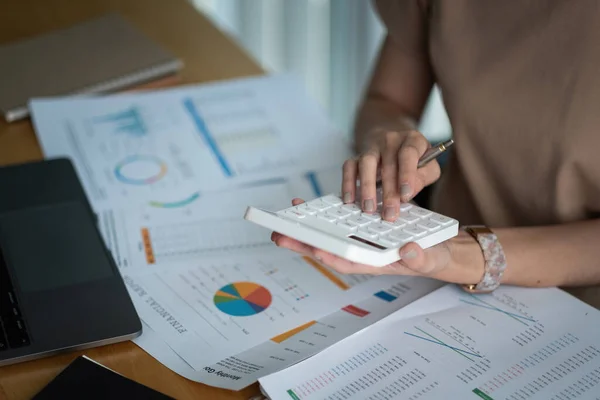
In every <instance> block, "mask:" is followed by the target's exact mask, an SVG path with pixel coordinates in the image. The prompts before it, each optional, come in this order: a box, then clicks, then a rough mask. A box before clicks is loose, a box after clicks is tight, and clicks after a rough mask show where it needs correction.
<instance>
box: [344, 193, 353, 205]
mask: <svg viewBox="0 0 600 400" xmlns="http://www.w3.org/2000/svg"><path fill="white" fill-rule="evenodd" d="M351 202H352V194H351V193H350V192H346V193H344V203H351Z"/></svg>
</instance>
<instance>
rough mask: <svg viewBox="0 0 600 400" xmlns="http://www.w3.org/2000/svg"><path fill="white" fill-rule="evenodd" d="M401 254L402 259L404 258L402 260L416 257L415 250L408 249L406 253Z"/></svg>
mask: <svg viewBox="0 0 600 400" xmlns="http://www.w3.org/2000/svg"><path fill="white" fill-rule="evenodd" d="M401 256H402V259H404V260H410V259H413V258H415V257H417V252H416V251H414V250H410V251H407V252H406V253H404V254H402V255H401Z"/></svg>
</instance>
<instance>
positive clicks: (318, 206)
mask: <svg viewBox="0 0 600 400" xmlns="http://www.w3.org/2000/svg"><path fill="white" fill-rule="evenodd" d="M305 204H308V205H309V206H310V207H311V208H314V209H315V210H317V211H325V210H327V209H328V208H330V207H331V204H327V203H325V202H324V201H322V200H321V199H316V200H312V201H309V202H308V203H305Z"/></svg>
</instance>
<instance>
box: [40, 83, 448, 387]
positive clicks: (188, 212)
mask: <svg viewBox="0 0 600 400" xmlns="http://www.w3.org/2000/svg"><path fill="white" fill-rule="evenodd" d="M30 106H31V110H32V117H33V122H34V125H35V128H36V132H37V135H38V137H39V139H40V143H41V145H42V148H43V151H44V154H45V156H46V157H48V158H52V157H59V156H67V157H69V158H71V159H72V161H73V163H74V164H75V166H76V169H77V172H78V174H79V176H80V178H81V180H82V182H83V185H84V188H85V190H86V192H87V195H88V197H89V198H90V200H91V203H92V206H93V207H94V209H95V211H96V213H97V214H98V216H99V224H100V229H101V231H102V234H103V236H104V239H105V241H106V244H107V246H108V248H109V249H110V250H111V252H112V254H113V256H114V258H115V260H116V262H117V265H118V266H119V268H120V271H121V273H122V275H123V278H124V280H125V282H126V285H127V287H128V290H129V292H130V294H131V297H132V299H133V301H134V304H135V306H136V309H137V311H138V313H139V315H140V317H141V319H142V321H143V323H144V332H143V334H142V336H141V337H139V338H138V339H136V340H135V342H136V343H137V344H138V345H139V346H141V347H142V348H143V349H145V350H146V351H147V352H148V353H150V354H151V355H153V356H154V357H155V358H156V359H158V360H159V361H160V362H162V363H163V364H165V365H166V366H168V367H169V368H171V369H173V370H174V371H176V372H177V373H179V374H181V375H183V376H185V377H187V378H189V379H192V380H195V381H199V382H204V383H207V384H210V385H214V386H219V387H224V388H229V389H241V388H243V387H245V386H247V385H249V384H251V383H253V382H255V381H256V380H257V379H258V378H260V377H262V376H265V375H267V374H270V373H273V372H275V371H278V370H281V369H283V368H286V367H288V366H290V365H292V364H294V363H296V362H298V361H301V360H302V359H305V358H307V357H309V356H311V355H314V354H316V353H317V352H319V351H321V350H323V349H324V348H326V347H327V346H330V345H332V344H334V343H335V342H337V341H339V340H340V339H342V338H344V337H346V336H348V335H351V334H352V333H354V332H357V331H359V330H361V329H363V328H365V327H367V326H369V325H370V324H372V323H373V322H375V321H377V320H379V319H381V318H383V317H385V316H386V315H389V314H390V313H392V312H394V311H396V310H398V309H399V308H401V307H402V306H404V305H406V304H408V303H410V302H412V301H414V300H415V299H417V298H420V297H422V296H423V295H425V294H427V293H429V292H431V291H433V290H435V289H436V288H438V287H439V283H437V282H434V281H430V280H425V279H415V278H412V279H409V278H403V277H394V278H389V277H386V278H383V277H371V276H341V275H338V274H336V273H334V272H332V271H331V270H329V269H327V268H325V267H323V266H321V265H319V264H317V263H315V262H314V261H313V260H310V259H305V258H303V257H300V256H298V255H295V254H293V253H291V252H289V251H284V250H280V249H277V248H276V247H275V246H274V245H273V244H272V243H271V241H270V232H268V231H266V230H265V229H262V228H259V227H257V226H255V225H253V224H251V223H249V222H246V221H244V220H243V218H242V216H243V214H244V211H245V209H246V207H247V206H248V205H254V206H260V207H263V208H267V209H274V210H277V209H281V208H284V207H287V206H288V205H289V202H290V200H291V199H292V198H293V197H304V198H312V197H316V196H320V195H324V194H326V193H329V192H339V186H340V182H341V180H340V178H341V165H342V163H343V161H344V160H345V159H346V158H347V157H348V156H349V155H350V150H349V149H350V146H349V144H348V142H347V140H346V138H345V137H344V136H343V135H341V134H340V133H339V132H336V130H335V129H334V128H333V127H332V125H331V124H330V123H329V121H328V119H327V118H326V117H325V116H324V114H323V113H322V112H321V111H320V109H319V108H318V107H317V106H316V105H315V103H314V102H313V101H311V100H310V99H308V97H307V96H306V94H305V93H304V91H303V90H302V88H301V86H300V85H299V84H298V83H297V82H296V81H294V80H293V79H292V78H290V77H285V76H272V77H257V78H248V79H241V80H236V81H228V82H220V83H212V84H206V85H197V86H189V87H184V88H177V89H169V90H163V91H158V92H148V93H137V94H120V95H113V96H107V97H98V98H60V99H55V98H52V99H36V100H34V101H32V102H31V104H30Z"/></svg>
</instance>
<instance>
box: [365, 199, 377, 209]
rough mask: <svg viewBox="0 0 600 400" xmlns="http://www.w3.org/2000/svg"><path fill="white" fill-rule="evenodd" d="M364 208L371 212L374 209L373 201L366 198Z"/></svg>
mask: <svg viewBox="0 0 600 400" xmlns="http://www.w3.org/2000/svg"><path fill="white" fill-rule="evenodd" d="M364 208H365V211H366V212H373V211H375V203H374V202H373V199H367V200H365V205H364Z"/></svg>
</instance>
